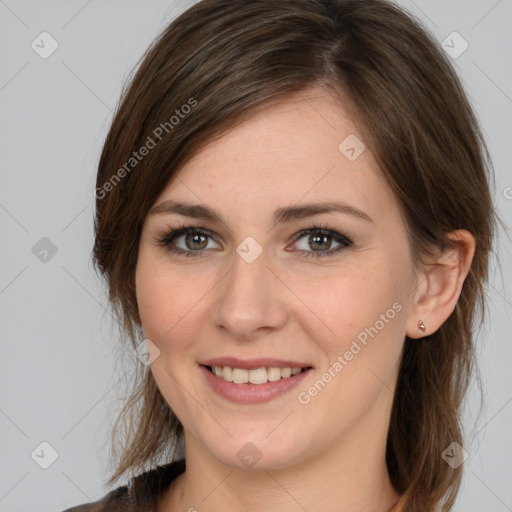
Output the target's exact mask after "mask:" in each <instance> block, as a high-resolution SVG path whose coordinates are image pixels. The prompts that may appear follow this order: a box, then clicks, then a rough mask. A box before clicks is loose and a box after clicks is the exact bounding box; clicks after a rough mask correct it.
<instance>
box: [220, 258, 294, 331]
mask: <svg viewBox="0 0 512 512" xmlns="http://www.w3.org/2000/svg"><path fill="white" fill-rule="evenodd" d="M269 263H270V262H269V261H268V259H267V258H266V256H265V251H263V253H261V254H260V255H259V256H258V257H257V258H256V259H255V260H254V261H252V262H251V263H248V262H247V261H245V260H244V259H243V258H242V257H240V256H239V255H238V253H235V254H234V257H233V266H232V269H231V271H230V272H228V274H227V275H226V277H225V279H224V280H223V286H219V287H218V289H217V293H218V299H217V300H216V304H215V307H214V309H213V319H214V323H215V325H216V327H217V328H219V329H223V330H225V331H226V332H228V333H229V334H230V336H231V337H232V338H234V339H235V340H240V341H248V340H253V339H254V338H255V337H256V336H258V333H261V334H268V333H269V332H271V331H274V330H278V329H281V328H282V327H283V326H284V325H285V324H286V322H287V318H288V311H287V308H286V287H285V286H284V284H283V283H282V282H281V281H280V280H279V279H278V277H277V276H276V274H277V273H276V271H275V270H273V269H271V268H270V265H269Z"/></svg>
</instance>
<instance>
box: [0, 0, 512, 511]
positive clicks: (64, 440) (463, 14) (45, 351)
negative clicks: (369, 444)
mask: <svg viewBox="0 0 512 512" xmlns="http://www.w3.org/2000/svg"><path fill="white" fill-rule="evenodd" d="M192 3H193V2H187V1H180V0H178V1H174V2H172V1H171V0H151V1H145V2H142V1H138V2H137V1H134V0H131V1H126V0H124V1H121V0H107V1H105V0H103V1H100V0H89V1H87V0H66V1H64V0H54V1H51V2H50V1H35V0H32V1H29V0H25V1H20V0H5V1H3V0H0V41H1V44H0V55H1V66H0V119H1V130H2V132H1V133H2V136H1V137H0V154H1V155H2V158H1V163H0V165H1V171H0V172H1V188H0V229H1V249H2V250H1V251H0V311H1V328H2V337H3V339H2V345H1V346H2V354H1V357H0V379H1V380H0V443H1V456H0V457H1V459H0V460H1V464H0V512H7V511H9V512H18V511H24V512H26V511H28V510H37V511H43V512H50V511H52V512H57V511H60V510H63V509H65V508H67V507H69V506H71V505H76V504H79V503H83V502H87V501H89V500H96V499H98V498H100V497H101V496H103V495H104V488H103V480H104V478H105V477H106V472H105V471H106V469H105V468H106V467H107V466H106V454H107V450H106V445H105V443H106V441H107V436H108V432H109V429H110V425H111V423H112V419H113V417H114V415H115V413H116V411H117V410H118V409H119V407H120V400H119V399H118V393H117V392H116V390H117V389H118V388H121V389H122V383H123V381H122V380H121V381H119V379H122V377H123V374H122V373H121V372H119V371H118V370H117V366H116V361H118V356H117V355H116V354H117V352H116V343H117V335H116V330H115V328H113V327H112V323H111V321H110V315H109V313H108V312H107V311H106V309H105V308H106V299H105V293H104V290H102V287H101V284H100V282H99V280H98V278H97V277H96V276H95V274H94V272H93V270H92V266H91V263H90V252H91V248H92V243H93V237H92V215H93V205H94V197H93V191H94V185H95V167H96V165H97V162H98V158H99V153H100V149H101V145H102V142H103V140H104V137H105V135H106V132H107V130H108V126H109V123H110V121H111V119H112V110H113V109H114V107H115V104H116V102H117V100H118V97H119V94H120V91H121V85H122V83H123V80H124V79H125V78H126V77H127V75H128V72H129V71H130V70H131V69H132V68H133V66H134V65H135V64H136V62H137V61H138V59H139V57H140V56H141V55H142V53H143V51H144V50H145V48H146V47H147V45H148V44H149V43H150V42H151V41H152V40H153V38H154V37H155V36H156V35H157V34H158V33H159V32H160V30H161V29H162V28H163V27H164V26H165V25H166V24H167V23H168V22H169V21H170V20H171V19H172V18H174V17H175V16H176V14H177V13H178V12H181V11H182V10H184V9H185V8H187V7H188V6H189V5H191V4H192ZM400 4H401V5H403V6H406V7H407V9H409V10H410V11H411V12H412V13H414V14H416V15H417V16H418V17H419V18H420V19H421V20H422V21H423V22H424V23H425V25H426V26H427V27H428V28H429V29H430V30H431V31H432V32H433V33H434V35H435V36H436V38H437V40H438V41H440V42H442V41H443V40H445V38H446V37H447V36H449V35H450V34H451V33H452V32H454V31H457V32H458V33H460V34H461V36H462V37H463V38H464V39H465V40H466V41H467V42H468V44H469V48H468V49H467V50H466V51H465V52H464V53H462V54H461V55H460V56H459V57H458V58H456V59H454V60H453V62H454V64H455V66H456V69H457V71H458V72H459V75H460V76H461V78H462V80H463V82H464V84H465V86H466V88H467V90H468V93H469V96H470V99H471V101H472V103H473V105H474V108H475V109H476V111H477V114H478V116H479V118H480V120H481V123H482V127H483V129H484V133H485V135H486V137H487V140H488V143H489V147H490V150H491V153H492V158H493V161H494V165H495V169H496V178H497V179H496V189H495V190H494V196H495V201H496V204H497V206H498V209H499V212H500V214H501V215H502V217H503V219H504V220H505V222H507V223H508V222H509V219H510V218H511V213H512V174H511V172H510V168H511V167H510V164H511V157H510V151H509V149H510V142H511V140H512V138H511V135H512V133H511V132H512V122H511V113H512V73H511V68H510V66H511V64H510V54H511V49H512V31H511V30H510V20H512V2H511V1H510V0H500V1H496V0H488V1H487V0H478V1H477V0H472V1H463V0H450V1H447V0H444V1H442V0H437V1H426V0H421V1H420V0H416V1H415V2H412V1H406V0H403V1H401V2H400ZM43 31H47V32H48V33H49V34H51V36H52V37H53V38H54V39H55V40H56V41H57V43H58V48H57V50H56V51H55V52H54V53H53V54H52V55H50V56H49V57H48V58H46V59H43V58H42V57H41V56H40V54H38V53H36V51H35V50H34V49H33V48H32V47H31V44H32V42H33V41H34V40H35V43H34V44H39V48H38V51H39V52H43V51H48V50H49V49H51V41H50V40H49V39H48V38H47V36H44V37H45V38H46V39H44V43H41V38H40V37H38V36H39V34H41V32H43ZM448 41H450V39H449V40H448ZM460 43H461V42H460V41H457V40H455V41H454V43H453V45H452V46H454V48H455V50H458V49H459V50H460V49H461V48H462V47H461V46H460ZM43 46H44V48H43ZM499 235H500V239H499V250H498V254H499V258H500V261H501V268H502V271H497V272H494V274H493V277H492V280H491V283H490V284H489V286H488V293H489V296H490V297H491V300H492V304H491V306H490V310H489V312H490V315H489V318H488V320H487V322H486V324H485V326H484V328H483V329H482V330H481V331H480V333H479V341H480V345H479V358H480V363H481V369H482V373H483V380H484V385H485V394H484V400H485V404H486V405H485V409H484V411H483V414H482V415H481V417H480V418H479V420H478V422H476V423H475V420H476V417H475V413H476V411H477V406H478V404H479V401H478V400H479V395H478V394H477V393H476V390H473V392H472V394H471V400H470V405H471V406H470V407H469V408H468V412H467V416H468V438H469V441H468V442H467V443H466V445H465V448H466V450H467V451H468V453H469V458H468V460H467V463H466V474H465V479H464V484H463V487H462V491H461V493H460V496H459V499H458V501H457V505H456V507H455V510H456V511H459V512H462V511H464V512H481V511H484V510H485V511H488V510H492V511H494V512H502V511H507V510H512V486H511V485H510V482H511V481H512V480H511V477H512V442H511V439H510V426H511V425H512V404H511V401H512V386H511V383H512V377H511V373H512V372H511V371H510V368H511V367H512V349H511V344H510V331H511V328H512V321H511V318H512V303H511V302H512V301H511V299H509V297H510V288H511V280H510V274H511V269H512V263H511V254H510V253H511V251H510V240H509V239H507V238H506V237H505V236H503V233H502V232H501V231H500V234H499ZM44 237H46V238H48V239H49V240H50V241H51V244H50V243H49V242H48V240H43V241H40V240H41V239H42V238H44ZM34 246H35V247H36V248H35V249H33V248H34ZM55 250H56V251H57V252H56V253H55V254H53V253H54V252H55ZM45 251H47V252H45ZM495 263H496V258H494V259H493V264H495ZM118 382H120V386H117V387H116V383H118ZM42 442H47V443H49V444H50V445H51V447H53V449H54V450H55V451H56V453H57V454H58V457H57V459H56V460H55V461H54V462H53V463H52V464H51V465H50V466H49V467H48V468H47V469H43V468H42V467H40V465H41V464H42V465H45V464H49V463H50V462H52V448H49V447H48V446H46V445H43V446H41V443H42Z"/></svg>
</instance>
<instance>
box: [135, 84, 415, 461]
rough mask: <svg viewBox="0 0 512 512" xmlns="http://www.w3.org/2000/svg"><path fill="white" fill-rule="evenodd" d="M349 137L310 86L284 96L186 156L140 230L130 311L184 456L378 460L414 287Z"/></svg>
mask: <svg viewBox="0 0 512 512" xmlns="http://www.w3.org/2000/svg"><path fill="white" fill-rule="evenodd" d="M191 115H194V114H191ZM358 133H359V132H358V129H357V127H356V126H355V125H354V124H352V122H351V120H350V119H349V118H348V116H347V115H346V113H345V112H344V110H343V109H342V107H341V106H340V105H339V104H338V103H336V102H335V100H334V99H333V98H332V97H330V96H329V95H328V94H327V93H326V92H325V91H324V90H322V89H311V90H309V91H308V93H307V94H306V93H305V92H304V93H302V94H300V95H296V96H293V97H290V98H289V99H287V100H286V101H284V102H281V103H279V104H278V105H276V106H272V107H270V108H268V109H267V110H265V111H264V112H261V113H259V114H257V115H256V116H254V117H252V118H251V119H249V120H248V121H246V122H244V123H243V124H241V125H239V126H238V127H236V128H235V129H233V130H232V131H231V132H230V133H227V134H226V135H224V136H223V137H222V138H220V139H218V140H216V141H214V142H212V143H210V144H209V145H208V146H207V147H205V148H204V149H203V150H202V151H201V152H200V153H198V154H197V155H196V156H195V157H194V158H192V159H191V160H189V161H188V162H187V164H186V165H185V166H184V167H183V169H182V170H181V171H180V172H179V174H178V176H177V177H176V179H174V180H173V181H172V183H170V184H169V185H168V186H167V188H166V189H165V190H164V191H163V192H162V194H161V196H160V197H159V198H158V200H157V201H156V202H155V205H154V209H153V211H152V212H150V214H149V215H148V217H147V218H146V221H145V224H144V227H143V232H142V237H141V241H140V248H139V256H138V264H137V272H136V290H137V300H138V305H139V311H140V316H141V320H142V325H143V328H144V333H145V336H146V338H147V339H149V340H151V343H153V344H154V345H156V347H158V349H159V351H160V353H159V356H158V357H157V358H156V359H155V360H154V361H153V363H152V366H151V370H152V372H153V375H154V378H155V380H156V382H157V385H158V387H159V389H160V390H161V392H162V394H163V396H164V397H165V399H166V401H167V402H168V403H169V405H170V406H171V408H172V410H173V411H174V412H175V414H176V415H177V416H178V418H179V420H180V421H181V423H182V424H183V427H184V429H185V433H186V441H187V450H189V449H190V450H195V453H199V452H200V453H203V455H205V456H206V457H210V458H212V457H213V458H214V459H216V460H218V461H221V462H222V463H225V464H228V465H230V466H235V467H240V468H244V467H250V466H251V465H257V467H258V468H278V467H286V466H289V465H291V464H295V463H300V462H304V461H306V460H308V459H311V458H314V457H315V456H317V455H320V454H322V453H326V452H327V450H329V451H330V453H335V452H336V449H337V448H339V449H341V448H342V447H343V446H349V445H350V446H351V447H354V454H356V453H359V454H361V452H364V450H367V449H370V447H372V449H375V445H374V444H375V443H378V446H379V449H380V448H382V445H383V444H384V441H385V437H386V433H387V427H388V421H389V411H390V408H391V404H392V399H393V392H394V386H395V379H396V375H397V371H398V362H399V358H400V354H401V349H402V346H403V342H404V337H405V335H406V334H412V333H409V332H408V330H407V328H406V323H408V320H409V317H411V316H412V315H413V314H414V311H413V295H414V294H413V293H412V292H413V291H414V289H415V286H416V275H415V273H414V272H413V267H412V261H411V255H410V250H409V245H408V241H407V237H406V231H405V226H404V224H403V222H402V219H401V215H400V212H399V207H398V204H397V202H396V200H395V199H394V197H393V195H392V193H391V191H390V189H389V188H388V186H387V184H386V182H385V181H384V179H383V178H382V177H381V176H380V175H379V173H378V171H377V165H376V163H375V161H374V159H373V157H372V155H371V154H370V151H369V150H368V149H366V150H364V147H363V146H362V145H361V144H362V143H361V141H360V140H358V138H357V136H358ZM359 138H361V137H360V136H359ZM171 202H172V203H171ZM177 203H180V204H182V205H186V207H185V206H184V207H182V208H181V213H180V212H178V211H177V209H176V208H174V207H173V204H174V205H176V204H177ZM334 203H336V204H338V203H343V204H344V205H345V206H343V207H340V208H339V209H330V206H332V205H333V204H334ZM313 204H314V205H316V206H315V207H312V206H310V205H313ZM205 211H211V212H215V216H216V217H218V219H221V220H217V219H216V218H214V216H213V215H209V216H208V217H206V216H204V215H200V214H201V213H204V212H205ZM274 221H275V222H274ZM182 227H187V228H190V231H189V232H188V234H187V233H185V234H178V235H177V236H175V237H174V238H173V236H172V235H170V233H171V232H172V231H173V230H177V229H180V228H182ZM197 230H200V232H198V231H197ZM187 251H188V252H187ZM416 321H417V319H416ZM408 325H410V321H409V323H408ZM412 335H413V336H414V334H412ZM229 358H234V359H229ZM223 359H224V360H223ZM235 359H236V360H235ZM213 360H218V361H213ZM258 360H259V361H258ZM206 366H221V367H224V366H226V367H230V368H233V367H234V368H236V370H234V371H233V370H230V369H229V368H227V369H226V370H223V372H222V375H220V372H219V376H217V375H214V374H213V373H211V372H210V370H209V369H207V368H206ZM261 367H264V368H271V367H272V368H273V369H271V370H257V371H253V372H251V371H249V369H255V368H261ZM291 367H301V368H305V369H307V368H309V369H308V370H304V371H302V372H301V373H299V374H297V375H292V376H290V377H287V375H289V374H290V371H289V370H287V369H286V368H291ZM224 376H225V377H226V379H228V380H226V379H225V378H224ZM230 378H232V379H233V378H234V379H235V380H236V381H242V382H229V379H230ZM247 378H250V379H251V380H253V381H254V382H265V383H263V384H257V383H250V382H249V383H245V384H244V383H243V381H244V380H245V379H247ZM268 379H270V381H269V382H267V380H268ZM275 379H278V380H275ZM375 439H376V440H377V441H374V440H375ZM333 450H334V452H333ZM187 453H188V452H187ZM354 456H355V455H354ZM212 460H213V459H212Z"/></svg>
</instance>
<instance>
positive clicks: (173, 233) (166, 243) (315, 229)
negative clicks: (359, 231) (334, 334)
mask: <svg viewBox="0 0 512 512" xmlns="http://www.w3.org/2000/svg"><path fill="white" fill-rule="evenodd" d="M191 233H193V234H200V235H203V236H206V237H209V238H213V237H212V234H211V232H210V231H208V230H205V229H202V228H196V227H193V226H186V225H184V224H180V225H179V227H178V229H171V228H169V229H168V230H167V231H165V232H163V233H161V234H159V235H157V244H158V245H160V246H163V247H165V249H166V250H168V251H169V252H171V253H174V254H177V255H179V256H185V257H188V256H193V257H201V256H204V251H205V250H206V249H200V250H198V251H189V250H185V249H177V248H174V247H172V246H171V244H172V242H173V241H174V239H175V238H177V237H179V236H180V235H187V234H191ZM312 234H320V235H327V236H331V237H332V238H333V240H334V241H335V242H338V243H339V244H341V245H340V246H339V247H337V248H336V249H334V250H329V251H298V252H299V254H301V256H304V257H306V258H316V259H318V258H322V257H325V256H331V255H333V254H337V253H339V252H341V251H342V250H343V249H348V248H349V247H351V246H352V245H353V242H352V240H350V238H348V237H347V236H345V235H342V234H341V233H338V232H337V231H334V230H332V229H329V228H328V227H327V226H320V225H317V224H314V225H313V226H312V227H311V228H309V229H306V230H303V231H301V232H300V233H298V234H297V236H296V237H295V238H294V239H293V243H295V242H297V241H298V240H300V239H301V238H303V237H305V236H307V235H312Z"/></svg>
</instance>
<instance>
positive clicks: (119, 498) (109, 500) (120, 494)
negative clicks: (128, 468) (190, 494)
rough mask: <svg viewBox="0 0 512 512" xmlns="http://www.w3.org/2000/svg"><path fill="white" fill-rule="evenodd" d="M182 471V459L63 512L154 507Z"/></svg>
mask: <svg viewBox="0 0 512 512" xmlns="http://www.w3.org/2000/svg"><path fill="white" fill-rule="evenodd" d="M183 471H185V461H184V459H180V460H177V461H174V462H171V463H169V464H166V465H163V466H157V467H156V468H154V469H151V470H149V471H146V472H145V473H142V474H141V475H138V476H136V477H135V478H134V479H133V480H132V481H131V482H130V483H129V484H128V485H123V486H120V487H117V488H116V489H114V490H112V491H110V492H109V493H108V494H107V495H105V496H104V497H103V498H101V499H99V500H97V501H95V502H91V503H84V504H82V505H78V506H76V507H72V508H68V509H66V510H64V511H63V512H129V511H130V510H140V507H141V506H144V505H145V506H148V505H155V504H156V502H157V500H158V497H159V496H160V495H161V494H162V493H163V492H164V491H165V490H167V489H168V488H169V486H170V485H171V483H172V482H173V480H174V479H175V478H177V477H178V476H179V475H180V474H181V473H183Z"/></svg>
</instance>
